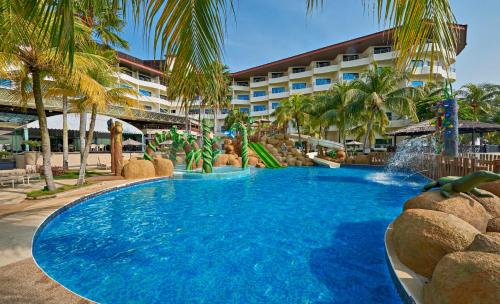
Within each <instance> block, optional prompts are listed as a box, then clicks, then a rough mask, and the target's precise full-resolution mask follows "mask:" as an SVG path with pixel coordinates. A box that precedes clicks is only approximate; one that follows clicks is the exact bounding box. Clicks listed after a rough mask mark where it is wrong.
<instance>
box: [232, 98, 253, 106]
mask: <svg viewBox="0 0 500 304" xmlns="http://www.w3.org/2000/svg"><path fill="white" fill-rule="evenodd" d="M231 104H233V105H248V104H250V100H243V99H237V98H233V99H231Z"/></svg>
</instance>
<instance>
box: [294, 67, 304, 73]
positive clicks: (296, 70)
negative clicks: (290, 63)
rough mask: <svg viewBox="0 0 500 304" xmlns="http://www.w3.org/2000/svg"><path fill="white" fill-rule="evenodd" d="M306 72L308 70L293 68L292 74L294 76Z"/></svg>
mask: <svg viewBox="0 0 500 304" xmlns="http://www.w3.org/2000/svg"><path fill="white" fill-rule="evenodd" d="M305 71H306V68H292V73H293V74H296V73H302V72H305Z"/></svg>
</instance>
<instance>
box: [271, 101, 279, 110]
mask: <svg viewBox="0 0 500 304" xmlns="http://www.w3.org/2000/svg"><path fill="white" fill-rule="evenodd" d="M279 106H280V103H279V102H273V103H272V104H271V109H276V108H277V107H279Z"/></svg>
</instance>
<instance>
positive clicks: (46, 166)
mask: <svg viewBox="0 0 500 304" xmlns="http://www.w3.org/2000/svg"><path fill="white" fill-rule="evenodd" d="M30 72H31V77H32V80H33V95H34V99H35V106H36V112H37V114H38V122H39V125H40V138H41V141H42V157H43V175H44V177H45V184H46V185H47V189H48V190H50V191H52V190H55V189H56V186H55V184H54V177H53V175H52V165H51V161H50V157H51V156H52V153H51V150H50V137H49V129H48V126H47V116H46V115H45V106H44V104H43V98H42V88H41V80H40V71H38V70H37V69H36V68H30Z"/></svg>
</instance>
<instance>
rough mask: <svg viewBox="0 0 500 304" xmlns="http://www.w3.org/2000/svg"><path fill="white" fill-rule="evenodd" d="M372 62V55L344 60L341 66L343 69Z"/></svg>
mask: <svg viewBox="0 0 500 304" xmlns="http://www.w3.org/2000/svg"><path fill="white" fill-rule="evenodd" d="M369 64H370V57H365V58H359V59H354V60H349V61H342V62H340V67H341V68H342V69H347V68H352V67H360V66H365V65H369Z"/></svg>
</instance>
